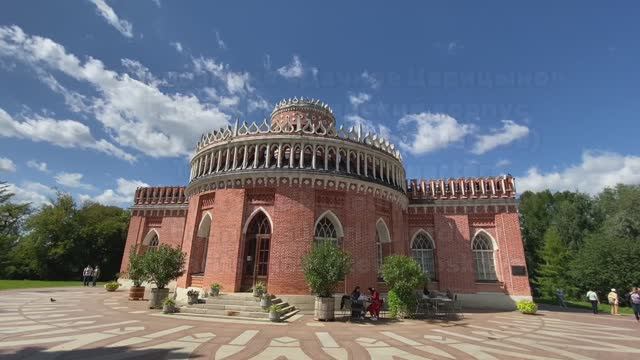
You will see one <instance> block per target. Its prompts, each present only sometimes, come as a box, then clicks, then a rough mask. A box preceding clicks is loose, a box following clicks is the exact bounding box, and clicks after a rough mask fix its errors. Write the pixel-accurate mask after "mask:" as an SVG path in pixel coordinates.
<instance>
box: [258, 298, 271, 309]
mask: <svg viewBox="0 0 640 360" xmlns="http://www.w3.org/2000/svg"><path fill="white" fill-rule="evenodd" d="M269 306H271V299H270V298H268V297H263V298H262V299H260V307H262V308H263V309H266V308H268V307H269Z"/></svg>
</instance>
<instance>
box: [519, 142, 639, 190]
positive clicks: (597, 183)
mask: <svg viewBox="0 0 640 360" xmlns="http://www.w3.org/2000/svg"><path fill="white" fill-rule="evenodd" d="M516 184H517V185H518V190H519V191H521V192H522V191H525V190H531V191H541V190H545V189H550V190H553V191H563V190H569V191H575V190H578V191H582V192H585V193H588V194H592V195H595V194H597V193H598V192H600V191H601V190H602V189H604V188H605V187H613V186H615V185H616V184H640V156H633V155H622V154H618V153H611V152H595V151H585V152H583V153H582V162H581V163H579V164H574V165H570V166H567V167H565V168H564V169H562V170H557V171H550V172H546V173H545V172H542V171H540V170H539V169H538V168H536V167H532V168H530V169H529V170H528V171H527V174H526V175H524V176H521V177H519V178H518V180H517V182H516Z"/></svg>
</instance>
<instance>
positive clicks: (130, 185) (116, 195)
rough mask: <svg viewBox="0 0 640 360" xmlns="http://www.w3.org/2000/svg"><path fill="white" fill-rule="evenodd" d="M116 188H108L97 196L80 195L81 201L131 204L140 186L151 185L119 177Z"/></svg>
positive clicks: (118, 204) (104, 203) (117, 204)
mask: <svg viewBox="0 0 640 360" xmlns="http://www.w3.org/2000/svg"><path fill="white" fill-rule="evenodd" d="M116 183H117V186H116V188H115V189H107V190H105V191H103V192H102V193H101V194H99V195H97V196H89V195H86V194H83V195H80V200H81V201H94V202H97V203H100V204H103V205H112V206H123V207H126V206H130V205H131V204H132V203H133V196H134V195H135V192H136V189H137V188H138V187H145V186H149V185H148V184H147V183H145V182H142V181H140V180H127V179H124V178H118V179H117V180H116Z"/></svg>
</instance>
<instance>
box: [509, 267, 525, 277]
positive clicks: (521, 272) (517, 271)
mask: <svg viewBox="0 0 640 360" xmlns="http://www.w3.org/2000/svg"><path fill="white" fill-rule="evenodd" d="M511 275H514V276H526V275H527V269H526V268H525V267H524V266H522V265H512V266H511Z"/></svg>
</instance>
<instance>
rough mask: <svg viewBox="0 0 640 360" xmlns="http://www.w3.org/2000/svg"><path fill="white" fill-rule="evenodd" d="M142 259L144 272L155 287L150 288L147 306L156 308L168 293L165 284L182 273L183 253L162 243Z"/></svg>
mask: <svg viewBox="0 0 640 360" xmlns="http://www.w3.org/2000/svg"><path fill="white" fill-rule="evenodd" d="M143 259H144V261H143V264H144V270H145V273H146V274H147V275H148V276H149V279H150V281H151V282H153V283H155V284H156V288H154V289H151V298H150V299H149V307H150V308H152V309H157V308H160V307H161V306H162V302H163V301H164V299H166V298H167V296H168V295H169V289H167V288H166V286H167V285H169V282H170V281H171V280H175V279H177V278H178V277H179V276H181V275H182V274H183V273H184V263H185V254H184V252H182V251H181V250H180V249H178V248H172V247H171V246H169V245H164V244H163V245H160V246H159V247H158V248H157V249H156V250H154V251H150V252H147V253H146V254H145V255H144V257H143Z"/></svg>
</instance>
